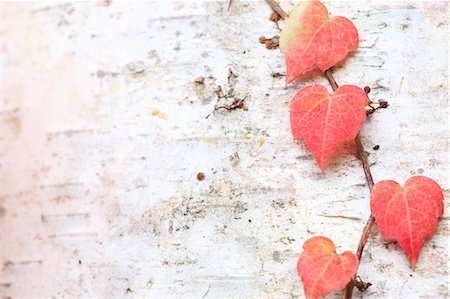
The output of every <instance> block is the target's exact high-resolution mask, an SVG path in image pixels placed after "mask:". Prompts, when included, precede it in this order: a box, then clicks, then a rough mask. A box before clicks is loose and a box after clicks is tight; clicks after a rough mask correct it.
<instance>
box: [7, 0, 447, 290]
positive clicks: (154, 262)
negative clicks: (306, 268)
mask: <svg viewBox="0 0 450 299" xmlns="http://www.w3.org/2000/svg"><path fill="white" fill-rule="evenodd" d="M233 2H234V3H233V5H232V7H231V9H230V11H229V12H228V11H227V6H228V4H227V3H226V2H213V1H211V2H194V3H189V2H165V1H158V2H133V3H119V2H114V1H113V2H112V3H110V4H109V5H108V3H100V2H91V3H63V2H56V3H54V2H53V3H40V2H21V3H11V2H6V3H3V12H2V18H3V27H2V32H1V34H2V38H3V41H2V58H3V61H2V70H3V80H2V83H3V86H2V87H3V89H2V102H3V106H2V110H1V116H2V117H1V121H2V122H1V126H2V136H1V138H2V139H1V142H2V149H1V184H2V186H1V187H2V190H1V206H2V207H1V224H2V235H1V238H2V250H1V256H2V276H1V284H0V290H1V294H2V296H3V297H5V298H9V297H10V298H23V297H36V296H39V297H54V298H62V297H70V298H74V297H78V298H79V297H102V298H113V297H114V298H118V297H142V296H146V297H153V298H162V297H186V298H222V297H227V298H292V297H300V298H301V297H303V290H302V286H301V284H300V280H299V278H298V276H297V274H296V270H295V265H296V261H297V258H298V255H299V253H300V252H301V246H302V244H303V242H304V241H305V240H306V239H307V238H309V237H311V236H314V235H326V236H328V237H330V238H332V239H333V240H334V242H335V243H336V245H337V246H339V250H355V249H356V247H357V243H358V240H359V235H360V231H361V229H362V227H363V225H364V222H365V220H366V219H367V218H368V215H369V203H368V202H369V201H368V198H369V191H368V188H367V186H366V185H365V181H364V177H363V172H362V169H361V166H360V163H359V161H358V160H357V159H355V158H354V157H352V156H351V155H346V156H343V157H342V158H339V159H338V160H335V161H334V162H333V163H332V164H331V166H330V167H329V169H327V171H326V172H325V174H322V173H321V172H320V170H319V168H318V167H317V165H316V163H315V161H314V160H313V158H312V156H311V154H310V153H309V152H308V151H307V150H306V148H305V146H304V145H299V144H298V143H296V142H294V141H293V140H292V137H291V133H290V129H289V121H288V115H289V100H290V98H291V97H292V96H293V95H294V94H295V92H296V91H297V90H299V89H300V88H301V87H302V86H305V85H306V84H309V83H311V82H319V83H323V84H325V85H327V83H326V81H325V80H324V79H323V78H321V77H316V78H314V79H313V80H311V81H310V82H301V83H299V84H297V85H290V86H289V87H287V88H286V87H285V86H284V77H279V78H278V77H273V76H272V74H273V73H276V72H280V73H284V72H285V69H284V61H283V58H284V57H283V55H282V54H280V52H279V51H278V50H272V51H269V50H267V49H265V48H264V46H262V45H260V44H259V43H258V37H259V36H260V35H265V36H267V37H271V36H273V35H276V34H278V30H277V29H276V27H275V25H274V24H273V23H272V22H270V21H269V20H268V16H269V14H270V8H269V7H268V6H267V5H266V3H264V2H263V1H259V2H258V1H254V2H241V1H233ZM293 4H294V1H283V2H281V5H282V6H283V7H285V8H286V9H289V8H290V7H292V5H293ZM326 4H327V5H328V7H329V10H330V11H331V12H332V13H333V14H334V15H337V14H341V15H345V16H348V17H350V18H352V20H353V21H354V22H355V24H356V26H357V28H358V29H359V32H360V47H359V50H358V51H357V52H356V53H355V54H354V55H353V56H352V57H350V58H349V59H348V60H347V63H346V64H345V65H344V66H343V67H342V68H338V69H337V70H335V72H334V74H335V77H336V80H337V81H338V83H340V84H345V83H352V84H357V85H360V86H365V85H369V86H371V87H372V92H371V94H370V95H371V97H372V98H375V99H379V98H384V99H387V100H388V101H389V104H390V107H389V108H388V109H385V110H382V111H380V112H377V113H375V114H374V115H372V116H371V117H370V118H369V119H368V120H367V121H366V122H365V124H364V127H363V129H362V133H361V134H362V136H363V143H364V145H365V147H366V148H367V151H368V152H369V154H370V156H369V159H370V162H371V163H372V170H373V174H374V178H375V180H376V181H378V180H381V179H388V178H393V179H396V180H398V181H399V182H403V181H405V180H406V179H407V178H408V177H409V176H411V175H414V174H423V175H427V176H430V177H432V178H434V179H436V180H437V181H438V182H439V184H440V185H441V186H443V188H444V189H445V190H444V191H445V196H446V198H447V199H446V202H445V206H446V208H447V210H448V207H449V203H448V196H449V177H448V171H449V161H448V54H449V51H448V38H449V35H448V20H447V13H448V3H447V2H393V1H392V2H390V1H388V2H384V3H382V2H375V1H374V2H363V1H361V2H358V1H354V2H328V1H327V2H326ZM229 69H231V70H232V71H233V73H235V74H236V75H237V77H233V76H231V77H230V79H229V80H228V79H227V78H228V75H229ZM200 75H201V76H204V77H205V78H206V79H205V85H204V86H202V85H198V84H195V83H194V82H193V81H194V79H195V78H196V77H197V76H200ZM218 85H221V86H222V88H223V89H224V91H225V92H230V93H232V94H234V95H235V96H236V97H239V98H244V97H246V100H245V103H246V105H247V106H248V111H247V112H245V111H243V110H235V111H224V110H222V111H219V112H217V113H215V114H214V115H212V116H211V117H209V119H205V116H206V115H207V114H208V113H209V112H210V111H211V110H212V108H213V106H214V103H215V96H214V89H215V88H216V87H217V86H218ZM327 86H328V85H327ZM375 145H380V148H379V150H377V151H375V150H372V148H373V147H374V146H375ZM198 172H204V173H205V176H206V178H205V180H204V181H201V182H200V181H197V179H196V175H197V173H198ZM447 213H448V212H446V213H445V216H444V218H443V219H442V220H441V221H440V223H439V226H438V229H437V233H436V235H435V236H434V237H433V238H432V239H431V240H429V241H428V242H427V243H426V244H425V247H424V249H423V251H422V255H421V260H420V261H419V263H418V265H417V268H416V269H415V270H411V269H410V268H409V267H408V263H407V261H406V258H405V257H404V256H403V254H402V253H401V252H400V250H399V249H398V248H397V246H396V245H395V244H387V243H386V242H385V241H384V240H383V239H382V238H381V237H380V236H379V235H378V233H377V231H375V232H374V233H373V234H372V236H371V238H370V239H369V243H368V245H367V249H366V251H365V253H364V256H363V260H362V263H361V266H360V270H359V274H360V276H361V277H362V279H363V280H366V281H370V282H371V283H372V284H373V286H372V287H370V289H368V290H367V292H366V293H364V298H444V297H447V298H448V296H450V294H449V285H448V275H449V271H448V260H449V255H448V252H449V226H448V225H449V218H448V214H447ZM339 297H340V295H339V294H336V295H331V296H330V298H339ZM355 297H356V298H359V297H362V295H361V294H360V293H359V292H358V291H355Z"/></svg>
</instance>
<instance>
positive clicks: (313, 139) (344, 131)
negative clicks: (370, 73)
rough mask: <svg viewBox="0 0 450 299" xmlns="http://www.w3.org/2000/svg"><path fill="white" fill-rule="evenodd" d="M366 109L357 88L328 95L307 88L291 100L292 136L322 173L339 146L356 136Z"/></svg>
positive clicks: (363, 96) (320, 89) (364, 97)
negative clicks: (309, 153)
mask: <svg viewBox="0 0 450 299" xmlns="http://www.w3.org/2000/svg"><path fill="white" fill-rule="evenodd" d="M366 105H367V95H366V93H365V92H364V90H362V89H361V88H359V87H357V86H354V85H343V86H341V87H339V88H338V89H337V90H336V91H335V92H334V94H333V95H330V94H329V93H328V91H327V89H326V88H325V87H323V86H322V85H319V84H313V85H309V86H307V87H305V88H303V89H302V90H300V91H299V92H298V93H297V94H296V95H295V96H294V98H293V99H292V102H291V129H292V134H293V135H294V138H295V139H297V140H304V141H305V142H306V145H307V146H308V148H309V149H310V150H311V151H312V153H313V154H314V156H315V157H316V160H317V162H318V163H319V166H320V168H321V169H322V171H323V170H324V169H325V168H326V166H327V163H328V159H329V158H330V156H331V155H332V154H333V153H335V152H336V150H337V149H338V147H339V145H341V144H342V143H344V142H346V141H349V140H352V139H354V138H355V137H356V134H358V131H359V128H360V127H361V124H362V122H363V120H364V118H365V116H366V111H365V107H366Z"/></svg>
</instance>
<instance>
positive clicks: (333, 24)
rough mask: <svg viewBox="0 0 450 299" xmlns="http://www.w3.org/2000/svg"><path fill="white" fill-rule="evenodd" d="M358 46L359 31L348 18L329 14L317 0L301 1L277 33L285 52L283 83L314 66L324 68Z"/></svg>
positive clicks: (344, 56)
mask: <svg viewBox="0 0 450 299" xmlns="http://www.w3.org/2000/svg"><path fill="white" fill-rule="evenodd" d="M357 47H358V31H357V30H356V28H355V25H353V23H352V22H351V21H350V20H349V19H347V18H344V17H332V18H329V17H328V11H327V9H326V8H325V6H324V5H323V4H322V3H321V2H319V1H317V0H310V1H302V2H300V3H299V4H298V5H297V6H296V7H295V8H294V9H293V10H292V12H291V13H290V14H289V17H288V18H287V19H286V26H285V27H284V29H283V31H282V32H281V37H280V50H281V51H282V52H284V53H286V68H287V73H286V84H288V83H289V82H291V81H292V80H293V79H295V78H297V77H298V76H300V75H303V74H305V73H308V72H310V71H313V70H316V69H319V70H321V71H322V72H324V71H325V70H327V69H329V68H331V67H332V66H334V65H336V64H337V63H339V62H341V61H343V60H344V59H345V58H346V57H347V55H348V53H349V52H352V51H354V50H356V48H357Z"/></svg>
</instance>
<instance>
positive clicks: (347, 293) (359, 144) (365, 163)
mask: <svg viewBox="0 0 450 299" xmlns="http://www.w3.org/2000/svg"><path fill="white" fill-rule="evenodd" d="M324 75H325V77H326V78H327V80H328V82H329V83H330V85H331V88H333V91H335V90H336V89H338V87H339V86H338V84H337V83H336V80H335V79H334V77H333V75H332V73H331V69H328V70H326V71H325V73H324ZM355 144H356V148H357V151H358V152H357V154H358V158H359V160H361V164H362V167H363V169H364V175H365V177H366V181H367V185H368V186H369V189H370V191H372V188H373V185H374V182H373V178H372V173H371V172H370V165H369V161H368V160H367V155H366V151H365V150H364V146H363V145H362V142H361V138H360V136H359V134H358V135H356V138H355ZM374 224H375V217H373V215H372V214H370V216H369V219H368V220H367V222H366V225H365V226H364V229H363V231H362V234H361V238H360V240H359V244H358V249H357V250H356V256H357V257H358V260H361V256H362V253H363V251H364V246H365V245H366V243H367V240H368V239H369V235H370V231H371V230H372V227H373V225H374ZM353 281H354V279H352V281H350V283H349V284H348V285H347V287H346V288H345V292H344V299H351V298H352V293H353V287H354V286H355V284H354V282H353Z"/></svg>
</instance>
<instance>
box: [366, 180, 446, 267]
mask: <svg viewBox="0 0 450 299" xmlns="http://www.w3.org/2000/svg"><path fill="white" fill-rule="evenodd" d="M443 197H444V195H443V193H442V190H441V187H439V185H438V184H437V183H436V182H435V181H433V180H432V179H430V178H427V177H424V176H414V177H412V178H410V179H409V180H407V181H406V182H405V185H404V186H403V188H402V187H401V186H400V185H399V184H398V183H397V182H395V181H390V180H386V181H381V182H379V183H377V184H376V185H375V186H374V188H373V190H372V194H371V195H370V207H371V209H372V213H373V215H374V216H375V219H376V222H377V224H378V227H379V228H380V231H381V234H382V235H383V237H385V238H386V239H388V240H396V241H397V242H398V244H399V245H400V247H401V248H402V249H403V251H404V252H405V253H406V256H407V257H408V260H409V263H410V265H411V266H412V267H414V266H415V265H416V263H417V260H418V258H419V253H420V250H421V249H422V245H423V242H424V241H425V239H426V238H427V237H429V236H431V235H432V234H433V232H434V230H435V229H436V224H437V221H438V218H439V217H440V216H441V215H442V213H443V212H444V206H443V203H442V200H443Z"/></svg>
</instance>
